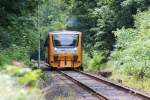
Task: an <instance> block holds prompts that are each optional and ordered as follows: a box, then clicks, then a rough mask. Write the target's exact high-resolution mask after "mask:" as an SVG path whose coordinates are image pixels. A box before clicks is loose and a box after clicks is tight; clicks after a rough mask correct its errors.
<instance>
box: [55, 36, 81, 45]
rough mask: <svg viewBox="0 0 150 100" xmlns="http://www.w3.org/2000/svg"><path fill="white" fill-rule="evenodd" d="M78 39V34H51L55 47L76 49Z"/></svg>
mask: <svg viewBox="0 0 150 100" xmlns="http://www.w3.org/2000/svg"><path fill="white" fill-rule="evenodd" d="M78 38H79V35H78V34H53V42H54V46H55V47H76V46H77V44H78Z"/></svg>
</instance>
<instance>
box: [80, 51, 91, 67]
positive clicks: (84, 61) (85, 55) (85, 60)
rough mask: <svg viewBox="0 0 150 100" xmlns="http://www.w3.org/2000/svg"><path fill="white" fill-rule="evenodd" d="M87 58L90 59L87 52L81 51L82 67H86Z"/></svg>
mask: <svg viewBox="0 0 150 100" xmlns="http://www.w3.org/2000/svg"><path fill="white" fill-rule="evenodd" d="M88 60H90V57H88V54H87V52H85V51H83V61H82V62H83V63H82V64H83V67H84V68H87V67H88V64H89V61H88Z"/></svg>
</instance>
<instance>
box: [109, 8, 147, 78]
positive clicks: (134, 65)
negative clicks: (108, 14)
mask: <svg viewBox="0 0 150 100" xmlns="http://www.w3.org/2000/svg"><path fill="white" fill-rule="evenodd" d="M149 13H150V10H149V11H145V12H139V13H138V14H137V15H136V16H135V26H136V29H125V28H122V29H121V30H117V31H116V32H115V35H116V36H117V44H116V45H117V46H116V47H117V50H116V51H114V52H113V53H112V58H111V61H110V62H111V63H112V64H113V66H115V67H116V69H118V70H120V71H121V72H123V73H125V74H127V75H133V76H134V77H137V78H144V77H148V78H150V75H149V73H150V55H149V54H150V37H149V33H147V32H148V31H149V29H150V27H149V24H147V23H146V22H149V21H150V19H149V18H148V17H149Z"/></svg>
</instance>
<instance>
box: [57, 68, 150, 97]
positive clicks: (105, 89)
mask: <svg viewBox="0 0 150 100" xmlns="http://www.w3.org/2000/svg"><path fill="white" fill-rule="evenodd" d="M58 72H59V73H60V74H62V75H63V76H65V77H66V78H67V79H69V80H71V81H73V82H74V83H75V84H77V85H78V86H80V87H81V88H83V89H84V90H86V91H88V92H90V93H91V94H92V95H93V96H95V97H97V98H98V99H100V100H150V97H149V96H148V95H145V94H143V93H140V92H138V91H135V90H132V89H129V88H127V87H123V86H121V85H119V84H115V83H112V82H110V81H108V80H106V79H103V78H99V77H97V76H95V75H91V74H88V73H85V72H81V71H58Z"/></svg>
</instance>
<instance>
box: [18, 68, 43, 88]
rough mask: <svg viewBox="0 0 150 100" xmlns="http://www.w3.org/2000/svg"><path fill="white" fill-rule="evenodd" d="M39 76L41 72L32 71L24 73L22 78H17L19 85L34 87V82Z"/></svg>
mask: <svg viewBox="0 0 150 100" xmlns="http://www.w3.org/2000/svg"><path fill="white" fill-rule="evenodd" d="M40 76H41V70H33V71H30V72H27V73H25V74H24V75H23V76H22V77H20V78H19V82H20V84H23V85H27V86H35V84H36V81H37V80H38V79H39V77H40Z"/></svg>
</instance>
